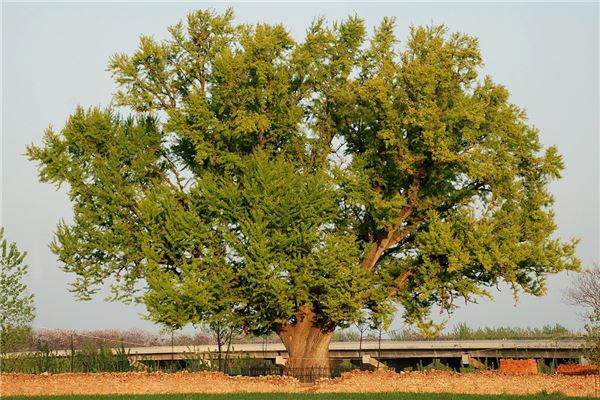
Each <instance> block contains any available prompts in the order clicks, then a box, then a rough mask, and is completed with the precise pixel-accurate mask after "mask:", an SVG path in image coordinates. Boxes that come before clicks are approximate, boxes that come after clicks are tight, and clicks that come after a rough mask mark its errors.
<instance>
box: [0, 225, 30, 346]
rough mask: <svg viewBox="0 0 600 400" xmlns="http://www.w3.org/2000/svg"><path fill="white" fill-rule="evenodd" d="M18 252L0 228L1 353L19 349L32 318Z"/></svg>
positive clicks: (24, 268)
mask: <svg viewBox="0 0 600 400" xmlns="http://www.w3.org/2000/svg"><path fill="white" fill-rule="evenodd" d="M26 255H27V253H24V252H23V253H21V252H20V251H19V249H18V248H17V245H16V244H15V243H10V244H8V243H7V241H6V239H5V238H4V228H1V229H0V353H5V352H9V351H15V350H19V349H20V348H22V347H23V346H25V345H26V344H27V342H28V340H29V337H30V336H31V323H32V322H33V319H34V318H35V306H34V303H33V294H29V293H28V292H27V286H26V285H25V284H24V283H23V278H24V277H25V276H26V275H27V268H28V266H27V265H26V264H23V260H24V259H25V256H26Z"/></svg>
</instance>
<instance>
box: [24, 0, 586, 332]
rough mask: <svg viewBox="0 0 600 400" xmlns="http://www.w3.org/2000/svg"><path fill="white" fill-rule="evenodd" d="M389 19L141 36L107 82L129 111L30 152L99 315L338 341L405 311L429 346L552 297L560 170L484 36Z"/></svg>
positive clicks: (570, 265)
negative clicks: (504, 303) (509, 296)
mask: <svg viewBox="0 0 600 400" xmlns="http://www.w3.org/2000/svg"><path fill="white" fill-rule="evenodd" d="M394 27H395V20H394V19H393V18H386V19H384V20H383V21H382V23H381V24H380V25H379V27H377V28H376V29H375V31H374V32H373V35H372V36H371V37H370V38H369V39H367V33H366V30H365V26H364V22H363V20H361V19H360V18H359V17H358V16H354V17H349V18H348V19H346V20H344V21H342V22H339V23H335V24H333V25H331V26H330V25H328V24H327V23H326V22H325V21H324V20H323V19H322V18H319V19H316V20H315V21H314V22H313V23H312V24H311V25H310V26H309V28H308V30H307V32H306V35H305V37H304V39H303V40H302V41H295V40H294V39H293V38H292V37H291V36H290V35H289V33H288V32H287V31H286V29H285V28H284V27H283V26H282V25H269V24H257V25H247V24H245V25H235V24H234V23H233V13H232V11H231V10H228V11H226V12H224V13H223V14H217V13H215V12H214V11H210V10H209V11H197V12H192V13H190V14H189V15H188V18H187V21H186V23H179V24H177V25H175V26H173V27H171V28H169V33H170V35H171V37H170V38H169V39H167V40H165V41H162V42H157V41H155V40H154V39H152V38H150V37H145V36H144V37H142V38H141V39H140V46H139V49H138V50H137V51H135V52H134V53H133V54H132V55H125V54H117V55H115V56H114V57H113V58H112V59H111V61H110V63H109V66H108V68H109V71H110V72H111V74H112V76H113V77H114V79H115V81H116V83H117V84H118V86H119V90H118V91H117V93H116V94H115V97H114V101H115V104H116V105H118V106H121V107H124V108H125V109H127V110H129V111H130V112H131V114H132V116H131V117H127V118H123V117H121V116H119V115H117V114H116V113H115V112H114V111H112V110H110V109H108V110H101V109H96V108H94V109H89V110H85V109H83V108H81V107H80V108H78V109H77V110H76V111H75V113H74V114H73V115H72V116H71V117H70V118H69V119H68V121H67V123H66V125H65V127H64V128H63V129H62V131H60V132H55V131H53V130H52V129H48V130H47V131H46V134H45V137H44V142H43V144H42V145H41V146H35V145H32V146H30V147H29V148H28V149H27V154H28V156H29V158H30V159H31V160H35V161H37V162H38V163H39V167H40V180H41V181H44V182H50V183H54V184H56V185H61V184H67V185H68V186H69V193H70V197H71V200H72V202H73V204H74V218H73V222H71V223H66V222H64V221H63V222H61V223H60V224H59V226H58V229H57V232H56V237H55V241H54V243H53V245H52V250H53V251H54V252H55V253H56V254H57V255H58V257H59V259H60V260H61V261H62V262H63V265H64V269H65V271H67V272H69V273H72V274H74V275H75V276H76V280H75V282H74V283H73V291H74V292H75V293H76V295H78V296H79V297H80V298H82V299H87V298H89V297H90V296H91V295H93V294H94V293H96V291H97V290H98V289H99V287H101V286H102V285H103V284H104V283H105V282H106V281H110V282H112V283H111V287H112V290H113V296H112V299H113V300H118V301H136V302H140V303H143V304H145V305H146V307H147V309H148V314H149V318H150V319H152V320H154V321H157V322H160V323H161V324H163V325H164V326H165V327H167V328H168V329H177V328H178V327H181V326H183V325H185V324H187V323H193V324H199V323H207V324H223V323H224V322H225V321H226V322H227V323H229V324H232V325H233V326H235V325H238V326H240V327H241V325H246V326H248V327H249V329H250V330H251V332H252V333H255V334H266V333H268V332H273V331H275V332H278V331H280V330H281V329H282V328H283V327H284V326H286V325H288V324H293V323H294V322H295V321H296V320H297V318H299V317H300V310H301V307H308V308H309V309H310V310H312V311H314V312H315V314H316V319H317V321H316V323H317V324H318V325H319V326H320V327H321V328H322V329H323V330H324V331H332V330H334V329H335V328H336V327H347V326H349V325H351V324H352V323H353V322H355V321H357V320H358V319H359V318H361V317H364V316H365V315H370V319H371V322H372V324H373V326H377V327H380V328H385V327H386V326H387V325H388V324H389V321H390V315H391V314H392V313H393V312H394V311H395V309H396V307H397V306H398V305H400V306H402V308H403V310H404V317H405V318H406V320H407V321H408V322H409V323H415V324H417V325H418V326H419V327H420V328H421V329H422V330H424V331H428V332H430V333H435V332H436V331H438V330H439V329H440V326H436V325H435V324H433V323H432V322H431V321H430V320H428V318H427V317H428V315H429V311H430V308H431V307H432V306H433V305H438V306H440V307H442V308H443V309H445V310H448V311H449V312H451V311H452V309H453V308H454V307H455V302H456V300H457V299H459V298H462V299H464V300H466V301H473V300H475V298H476V297H477V296H490V293H489V292H488V290H487V289H488V288H491V287H495V286H496V285H498V284H499V283H501V282H506V283H508V284H509V285H510V286H511V287H512V288H513V289H514V291H515V295H516V293H518V292H519V291H523V292H525V293H530V294H533V295H541V294H543V293H544V291H545V277H546V275H547V274H551V273H556V272H559V271H562V270H565V269H577V268H578V266H579V261H578V260H577V258H576V257H575V256H574V250H575V245H576V241H572V242H568V243H563V242H561V241H560V240H558V239H553V238H552V234H553V232H554V231H555V228H556V227H555V224H554V221H553V220H554V214H553V211H552V203H553V199H552V196H551V194H550V192H549V191H548V184H549V183H550V182H551V181H553V180H555V179H557V178H559V176H560V171H561V170H562V168H563V164H562V160H561V157H560V156H559V155H558V152H557V150H556V148H554V147H550V148H548V149H546V150H544V149H543V147H542V145H541V143H540V142H539V139H538V132H537V131H536V129H534V128H532V127H530V126H529V125H528V124H527V121H526V117H525V112H524V111H523V110H522V109H520V108H519V107H517V106H516V105H513V104H511V103H510V102H509V93H508V91H507V90H506V89H505V88H504V87H502V86H501V85H498V84H495V83H493V81H492V80H491V78H489V77H485V78H480V77H479V71H480V66H481V64H482V60H481V55H480V52H479V46H478V41H477V39H476V38H473V37H470V36H468V35H464V34H459V33H449V32H448V30H447V29H446V28H445V27H443V26H429V27H413V28H412V29H411V34H410V36H409V38H408V40H407V41H406V46H405V47H404V48H400V47H399V46H398V39H397V38H396V37H395V36H394Z"/></svg>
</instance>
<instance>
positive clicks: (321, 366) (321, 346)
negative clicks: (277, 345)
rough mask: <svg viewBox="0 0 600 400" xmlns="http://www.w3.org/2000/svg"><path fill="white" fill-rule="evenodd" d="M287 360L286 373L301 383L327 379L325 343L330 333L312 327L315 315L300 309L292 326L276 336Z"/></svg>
mask: <svg viewBox="0 0 600 400" xmlns="http://www.w3.org/2000/svg"><path fill="white" fill-rule="evenodd" d="M277 334H278V335H279V337H280V338H281V341H282V342H283V344H284V346H285V348H286V350H287V352H288V355H289V358H288V360H287V363H286V366H285V369H286V373H287V374H289V375H292V376H295V377H297V378H299V379H301V380H302V381H314V380H315V379H318V378H329V377H330V368H329V342H330V341H331V336H332V335H333V331H327V330H324V329H323V328H322V327H320V326H319V325H318V324H317V323H316V318H315V313H314V312H313V311H312V310H311V309H310V308H309V307H305V306H302V307H300V309H299V311H298V314H297V316H296V322H295V323H294V324H286V325H284V326H282V328H281V329H280V330H279V331H278V332H277Z"/></svg>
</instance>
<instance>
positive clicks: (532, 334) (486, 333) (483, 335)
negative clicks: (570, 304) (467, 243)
mask: <svg viewBox="0 0 600 400" xmlns="http://www.w3.org/2000/svg"><path fill="white" fill-rule="evenodd" d="M580 336H581V333H580V332H573V331H571V330H569V329H568V328H566V327H564V326H562V325H560V324H556V325H544V326H542V327H541V328H531V327H527V328H520V327H510V326H500V327H479V328H472V327H470V326H469V325H467V324H466V323H464V322H461V323H458V324H457V325H456V326H454V328H452V329H450V330H446V331H443V332H442V333H440V334H439V335H437V336H434V337H431V336H424V335H423V334H421V333H420V332H419V331H417V330H415V329H413V328H404V329H398V330H390V331H387V332H383V334H382V338H383V339H391V340H435V339H442V340H452V339H456V340H469V339H472V340H477V339H480V340H484V339H549V338H560V337H580ZM378 338H379V331H367V332H365V334H364V335H363V340H366V341H372V340H378ZM332 340H334V341H359V340H360V333H359V332H358V331H356V330H353V329H352V328H350V329H346V330H341V331H338V332H335V333H334V335H333V339H332Z"/></svg>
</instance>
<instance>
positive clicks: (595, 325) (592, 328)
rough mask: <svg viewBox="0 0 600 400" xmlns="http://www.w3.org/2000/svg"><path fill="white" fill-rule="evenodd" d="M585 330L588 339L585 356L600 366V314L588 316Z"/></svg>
mask: <svg viewBox="0 0 600 400" xmlns="http://www.w3.org/2000/svg"><path fill="white" fill-rule="evenodd" d="M584 332H585V340H586V354H585V357H586V358H587V359H588V360H589V361H590V362H591V363H593V364H595V365H597V366H598V368H600V315H598V316H590V317H588V321H587V323H586V324H585V326H584Z"/></svg>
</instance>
